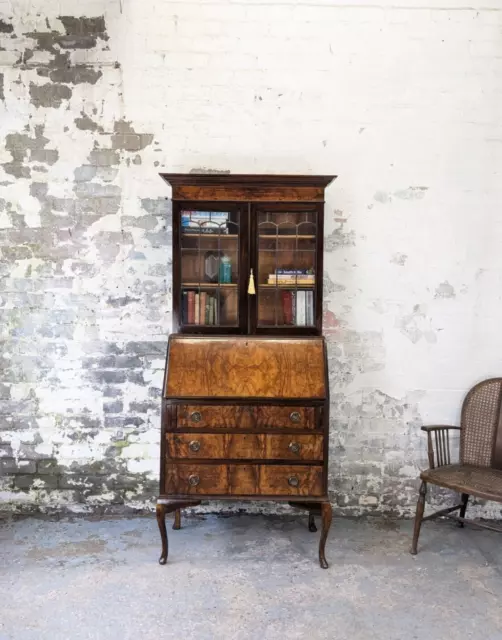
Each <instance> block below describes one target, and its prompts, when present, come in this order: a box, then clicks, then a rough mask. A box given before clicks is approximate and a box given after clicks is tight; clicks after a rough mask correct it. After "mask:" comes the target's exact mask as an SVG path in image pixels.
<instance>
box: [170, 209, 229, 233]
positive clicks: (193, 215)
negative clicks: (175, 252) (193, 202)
mask: <svg viewBox="0 0 502 640" xmlns="http://www.w3.org/2000/svg"><path fill="white" fill-rule="evenodd" d="M227 222H228V211H188V210H185V211H182V212H181V227H182V229H183V233H207V234H219V233H224V234H227V233H228V226H227Z"/></svg>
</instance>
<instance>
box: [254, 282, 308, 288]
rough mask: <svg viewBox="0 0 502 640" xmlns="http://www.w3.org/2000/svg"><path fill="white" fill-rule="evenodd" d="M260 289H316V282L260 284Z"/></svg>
mask: <svg viewBox="0 0 502 640" xmlns="http://www.w3.org/2000/svg"><path fill="white" fill-rule="evenodd" d="M258 287H259V288H260V289H314V288H315V284H294V283H293V284H289V283H287V284H283V283H282V282H281V283H280V284H259V285H258Z"/></svg>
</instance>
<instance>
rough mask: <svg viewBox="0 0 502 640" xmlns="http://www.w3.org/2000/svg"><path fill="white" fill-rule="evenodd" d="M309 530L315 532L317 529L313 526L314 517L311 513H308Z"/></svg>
mask: <svg viewBox="0 0 502 640" xmlns="http://www.w3.org/2000/svg"><path fill="white" fill-rule="evenodd" d="M309 531H312V533H315V532H316V531H317V527H316V526H315V519H314V514H313V513H309Z"/></svg>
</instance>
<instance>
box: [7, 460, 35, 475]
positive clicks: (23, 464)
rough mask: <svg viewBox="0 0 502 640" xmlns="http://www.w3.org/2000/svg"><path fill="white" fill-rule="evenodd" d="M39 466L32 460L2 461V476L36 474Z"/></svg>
mask: <svg viewBox="0 0 502 640" xmlns="http://www.w3.org/2000/svg"><path fill="white" fill-rule="evenodd" d="M36 470H37V465H36V463H35V462H33V461H32V460H15V459H14V458H2V459H0V475H2V474H8V473H35V472H36Z"/></svg>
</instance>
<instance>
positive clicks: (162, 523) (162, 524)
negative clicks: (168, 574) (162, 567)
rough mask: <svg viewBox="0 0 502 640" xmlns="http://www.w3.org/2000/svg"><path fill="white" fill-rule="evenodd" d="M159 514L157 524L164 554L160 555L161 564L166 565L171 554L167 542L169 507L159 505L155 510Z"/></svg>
mask: <svg viewBox="0 0 502 640" xmlns="http://www.w3.org/2000/svg"><path fill="white" fill-rule="evenodd" d="M155 511H156V514H157V524H158V525H159V530H160V538H161V540H162V553H161V554H160V558H159V564H166V562H167V554H168V553H169V544H168V542H167V529H166V513H167V505H165V504H158V505H157V506H156V508H155Z"/></svg>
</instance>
